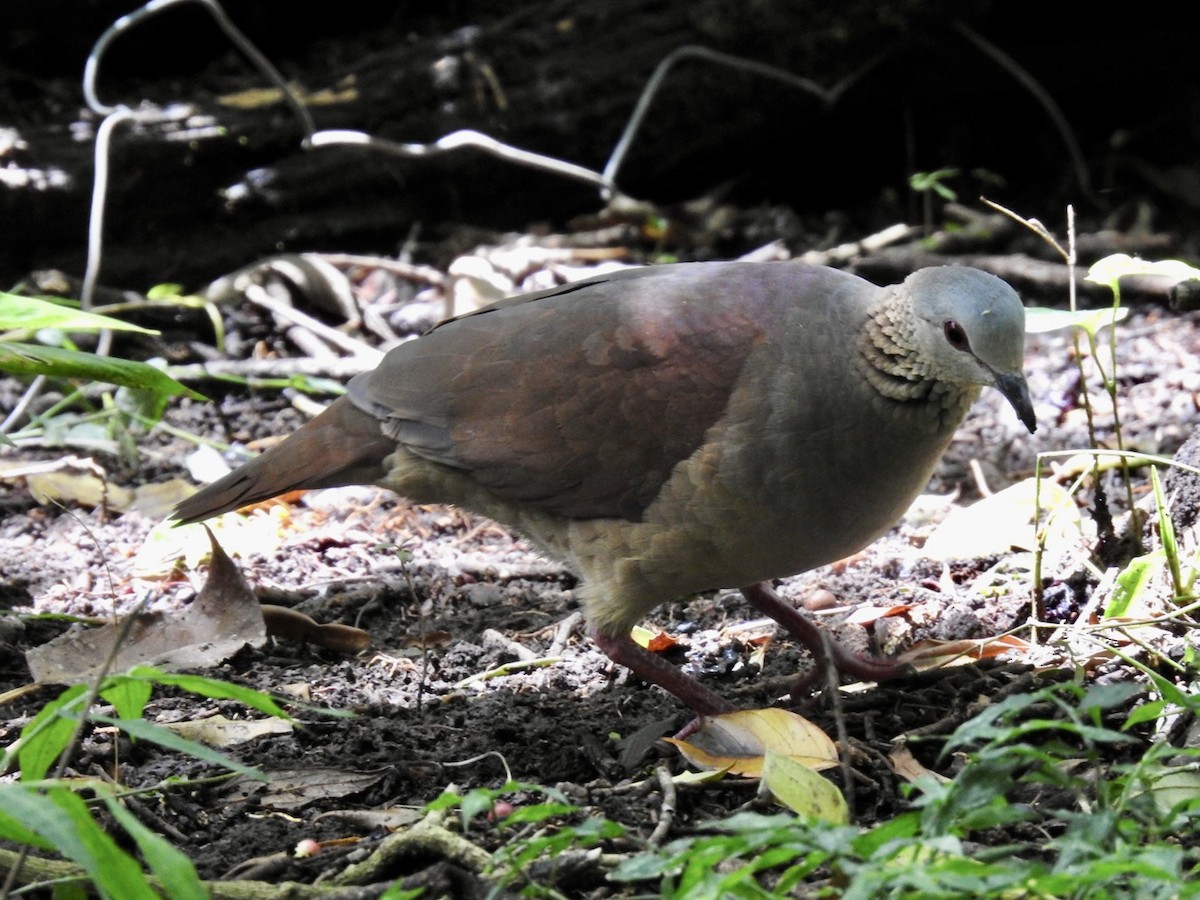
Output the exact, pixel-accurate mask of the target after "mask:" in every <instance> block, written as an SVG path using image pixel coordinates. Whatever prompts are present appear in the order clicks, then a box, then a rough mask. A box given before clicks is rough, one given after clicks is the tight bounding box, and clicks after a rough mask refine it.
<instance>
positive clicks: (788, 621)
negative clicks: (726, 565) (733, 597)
mask: <svg viewBox="0 0 1200 900" xmlns="http://www.w3.org/2000/svg"><path fill="white" fill-rule="evenodd" d="M742 594H743V595H744V596H745V598H746V600H747V601H749V603H750V605H751V606H753V607H754V608H755V609H757V610H758V611H759V612H760V613H762V614H763V615H766V616H770V617H771V618H772V619H774V620H775V621H776V622H778V623H779V624H780V625H782V626H783V627H784V628H786V629H787V630H788V632H789V633H790V634H791V635H792V637H794V638H795V639H796V640H798V641H800V643H802V644H804V646H805V647H807V648H808V650H809V652H810V653H812V655H813V659H815V660H816V662H817V667H818V669H824V668H825V667H826V666H833V667H834V668H835V669H837V670H838V671H839V672H845V673H847V674H849V675H853V676H854V677H855V678H860V679H862V680H863V681H887V680H888V679H889V678H896V677H898V676H900V675H904V674H905V673H907V672H910V671H912V670H911V668H910V667H909V666H908V664H907V663H900V662H895V661H893V660H890V659H883V658H881V657H877V656H864V655H862V654H860V653H851V652H850V651H849V650H847V649H846V648H845V647H843V646H842V645H841V644H839V643H838V642H837V641H835V640H832V639H829V638H828V636H827V635H826V634H825V632H824V631H822V629H821V628H820V627H819V626H818V625H816V624H814V623H813V622H812V620H810V619H809V618H808V617H807V616H806V615H804V613H802V612H800V610H798V609H796V607H794V606H792V605H791V604H790V603H788V602H787V601H785V600H784V599H783V598H782V597H780V596H779V594H777V593H776V592H775V589H774V588H773V587H771V586H770V585H769V584H766V583H765V582H760V583H758V584H752V585H750V586H749V587H744V588H742ZM806 680H807V679H806ZM803 683H804V682H802V684H803ZM793 693H795V692H793Z"/></svg>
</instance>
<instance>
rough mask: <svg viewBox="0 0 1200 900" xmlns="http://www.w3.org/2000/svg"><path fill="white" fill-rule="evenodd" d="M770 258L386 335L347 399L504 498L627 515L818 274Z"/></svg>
mask: <svg viewBox="0 0 1200 900" xmlns="http://www.w3.org/2000/svg"><path fill="white" fill-rule="evenodd" d="M784 265H786V266H787V268H789V269H790V270H791V272H790V273H789V274H788V277H783V276H784V273H783V272H782V271H774V270H775V268H776V267H775V266H761V265H749V266H747V265H743V264H737V263H696V264H692V265H683V266H670V267H665V268H661V269H660V268H653V267H651V268H646V269H639V270H628V271H626V272H622V273H619V274H617V275H615V276H602V277H599V278H595V279H590V280H588V281H586V282H579V283H576V284H574V285H567V286H565V287H562V288H559V289H556V290H552V291H543V292H541V293H538V294H532V295H525V296H522V297H518V298H513V299H512V300H508V301H502V302H501V303H499V304H495V305H493V306H491V307H488V308H487V309H485V310H482V311H480V312H478V313H472V314H470V315H467V316H463V317H460V318H457V319H452V320H450V321H448V322H445V323H443V324H441V325H439V326H438V327H436V328H434V329H433V330H432V331H430V332H429V333H428V334H427V335H425V336H424V337H422V338H420V339H419V340H416V341H411V342H409V343H407V344H402V345H401V346H399V347H397V348H396V349H394V350H393V351H391V352H390V353H389V354H388V355H387V357H386V358H385V359H384V361H383V362H382V364H381V365H380V366H379V367H378V368H377V369H375V370H374V371H373V372H370V373H367V374H365V375H362V376H359V377H358V378H357V379H355V380H354V381H353V382H352V383H351V385H350V398H351V400H352V401H353V402H354V403H355V405H357V406H358V407H359V408H361V409H363V410H365V411H367V412H370V413H372V414H373V415H375V416H377V417H378V418H380V419H381V420H382V421H383V422H384V431H385V433H387V434H388V435H390V436H391V437H393V438H394V439H396V440H398V441H400V442H401V443H403V444H404V445H405V446H407V447H408V448H409V449H410V450H411V451H413V452H414V453H416V454H418V455H420V456H422V457H424V458H426V459H429V460H431V461H434V462H437V463H440V464H443V465H446V466H450V467H453V468H455V469H459V470H463V471H465V472H467V473H469V474H470V475H471V477H472V478H473V479H475V480H476V481H478V482H479V483H480V484H482V485H485V486H486V487H487V488H489V489H490V490H492V491H493V492H495V493H496V494H497V495H499V496H500V497H502V498H504V499H506V500H509V501H515V502H521V503H526V504H530V505H533V506H537V507H541V508H543V509H547V510H549V511H552V512H555V513H558V514H560V515H564V516H567V517H571V518H600V517H621V518H626V519H631V520H637V519H638V518H640V516H641V513H642V512H643V510H644V509H645V508H646V507H647V506H648V505H649V504H650V502H652V501H653V499H654V497H655V496H656V495H657V494H658V492H659V490H660V488H661V486H662V484H663V483H664V482H665V481H666V480H667V478H668V477H669V476H670V473H671V470H672V469H673V468H674V467H675V465H676V464H677V463H679V462H681V461H682V460H684V459H686V458H687V457H689V456H690V455H691V454H692V453H693V452H694V451H695V450H697V449H698V448H699V447H700V446H701V445H702V443H703V441H704V436H705V433H706V432H707V430H708V429H709V428H710V427H711V426H713V425H714V424H715V423H717V422H718V421H719V420H720V419H721V417H722V416H723V415H724V413H725V411H726V408H727V405H728V402H729V398H730V396H731V394H732V393H733V390H734V387H735V385H736V383H737V380H738V378H739V375H740V374H741V373H742V371H743V369H744V366H745V363H746V359H747V357H748V356H749V355H750V354H751V353H753V352H754V350H755V348H756V347H757V346H759V345H761V344H762V343H763V342H765V341H771V340H773V339H777V335H775V334H774V331H777V329H776V327H775V326H777V325H778V323H779V321H780V320H781V318H782V316H783V312H784V308H785V306H786V305H787V304H788V303H791V302H793V301H794V299H795V298H796V297H805V298H806V299H809V297H808V295H810V294H812V293H820V292H821V291H820V286H819V282H820V280H821V279H822V278H826V277H828V276H827V275H824V274H822V272H824V271H827V270H817V269H810V268H808V267H799V266H793V265H792V264H780V266H784ZM843 277H849V276H843ZM806 288H808V290H806ZM814 289H815V290H814Z"/></svg>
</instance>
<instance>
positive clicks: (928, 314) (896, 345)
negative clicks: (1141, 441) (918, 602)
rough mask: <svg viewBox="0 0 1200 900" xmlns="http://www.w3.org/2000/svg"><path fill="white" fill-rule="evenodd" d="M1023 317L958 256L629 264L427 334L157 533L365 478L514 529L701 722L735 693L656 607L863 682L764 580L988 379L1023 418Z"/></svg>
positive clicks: (878, 501) (889, 666)
mask: <svg viewBox="0 0 1200 900" xmlns="http://www.w3.org/2000/svg"><path fill="white" fill-rule="evenodd" d="M1024 320H1025V310H1024V306H1023V305H1022V302H1021V299H1020V297H1019V296H1018V295H1017V293H1016V292H1015V291H1014V290H1013V288H1011V287H1010V286H1009V285H1008V284H1007V283H1006V282H1004V281H1003V280H1001V279H1000V278H997V277H996V276H994V275H991V274H989V273H986V272H983V271H981V270H978V269H973V268H969V267H962V266H937V267H929V268H923V269H918V270H917V271H915V272H913V273H912V274H910V275H909V276H908V277H907V278H905V279H904V280H903V281H902V282H900V283H898V284H893V285H890V286H885V287H880V286H877V285H875V284H873V283H871V282H869V281H867V280H865V279H863V278H861V277H859V276H857V275H854V274H852V273H849V272H846V271H844V270H839V269H835V268H829V267H824V266H814V265H809V264H805V263H803V262H800V261H772V262H758V261H755V262H750V261H714V262H684V263H670V264H663V265H654V266H644V267H633V268H628V269H624V270H621V271H618V272H615V273H609V274H603V275H599V276H595V277H591V278H588V279H586V280H582V281H577V282H574V283H568V284H565V285H562V286H560V287H555V288H551V289H549V290H543V291H538V292H535V293H529V294H523V295H520V296H515V297H510V298H508V299H504V300H501V301H499V302H496V303H493V304H491V305H489V306H486V307H483V308H481V309H478V310H475V311H472V312H469V313H467V314H465V315H461V316H458V317H456V318H451V319H447V320H445V321H444V322H442V323H440V324H438V325H435V326H434V327H433V328H431V329H430V330H429V331H427V332H426V333H425V334H423V335H422V336H420V337H418V338H416V339H413V340H409V341H406V342H403V343H401V344H399V345H397V346H395V347H393V348H392V349H391V350H390V351H388V353H387V354H386V355H385V356H384V357H383V359H382V361H381V362H380V363H379V365H378V366H377V367H376V368H375V369H373V370H371V371H368V372H365V373H363V374H361V375H358V376H356V377H355V378H353V379H351V380H350V382H349V383H348V385H347V389H346V393H345V394H344V395H342V396H341V397H339V398H338V399H336V400H335V401H333V403H331V404H330V405H329V406H328V407H327V408H326V409H325V411H324V412H322V413H320V414H319V415H317V416H316V417H315V418H313V419H312V420H310V421H309V422H307V423H306V424H304V425H303V426H301V427H300V428H299V429H298V430H297V431H295V432H294V433H293V434H291V435H290V436H288V437H287V438H286V439H284V440H283V441H282V442H281V443H279V444H277V445H275V446H274V447H272V448H271V449H269V450H268V451H266V452H265V453H263V454H261V455H260V456H258V457H256V458H254V459H252V460H250V461H249V462H246V463H244V464H243V465H241V466H240V467H239V468H237V469H235V470H234V471H232V472H230V473H229V474H227V475H226V476H224V477H223V478H221V479H219V480H218V481H216V482H213V483H212V484H210V485H208V486H206V487H204V488H202V489H200V490H199V491H198V492H197V493H195V494H194V495H192V496H191V497H189V498H188V499H185V500H184V501H182V502H181V503H179V504H178V506H177V507H176V509H175V511H174V514H173V517H174V518H175V519H176V521H177V524H187V523H192V522H197V521H200V520H203V519H206V518H209V517H210V516H213V515H217V514H219V513H223V512H227V511H230V510H234V509H237V508H240V507H243V506H246V505H249V504H253V503H257V502H261V501H264V500H267V499H269V498H271V497H274V496H276V495H279V494H282V493H285V492H289V491H294V490H300V489H313V488H324V487H334V486H342V485H351V484H373V485H378V486H380V487H384V488H387V489H390V490H391V491H394V492H395V493H397V494H400V495H402V496H405V497H407V498H409V499H410V500H411V501H414V502H416V503H420V504H427V503H446V504H453V505H456V506H458V507H460V508H463V509H466V510H470V511H472V512H475V513H477V514H481V515H483V516H485V517H488V518H491V519H493V520H495V521H497V522H500V523H503V524H505V525H508V526H511V527H512V528H514V529H515V530H516V531H518V532H521V533H523V534H524V535H526V536H527V537H529V538H530V539H531V540H532V541H533V542H534V543H535V544H537V545H538V546H539V547H540V548H541V550H542V551H543V552H544V553H545V554H546V555H547V556H549V557H551V558H554V559H557V560H559V561H561V562H562V563H563V564H565V566H566V567H567V568H568V569H569V570H570V571H571V572H573V573H574V574H575V575H576V576H577V578H578V582H577V584H576V586H575V592H576V596H577V598H578V599H579V600H580V602H581V606H582V608H583V612H584V616H585V619H586V621H587V623H588V624H587V630H588V635H589V636H590V637H591V639H592V640H593V641H594V642H595V644H596V645H597V646H599V648H600V649H601V650H602V651H603V652H604V653H605V654H606V655H607V656H608V657H609V658H610V659H611V660H612V661H614V662H615V663H617V664H618V665H621V666H625V667H627V668H628V669H630V670H632V671H633V672H634V673H636V674H637V675H638V676H640V677H641V678H643V679H644V680H646V681H648V682H650V683H652V684H657V685H659V686H660V687H662V688H664V689H665V690H667V691H668V692H669V693H671V694H673V695H675V696H676V697H677V698H678V699H680V700H681V701H683V702H684V703H685V704H686V705H688V706H690V707H691V708H692V709H693V710H694V711H695V712H696V713H697V714H699V715H700V716H708V715H715V714H719V713H723V712H729V711H732V710H733V709H734V706H733V704H732V703H730V702H729V701H727V700H726V699H725V698H723V697H722V696H721V695H720V694H718V693H717V692H716V691H714V690H713V689H712V688H710V687H708V686H707V685H705V684H704V683H702V682H701V681H700V680H699V679H697V678H695V677H693V676H691V675H688V674H687V673H685V672H684V671H683V670H682V669H680V668H679V667H677V666H675V665H674V664H672V663H671V662H670V661H668V660H666V659H664V658H663V657H661V656H659V655H657V654H654V653H652V652H650V651H649V650H647V649H646V648H644V647H642V646H640V645H639V644H638V643H637V642H636V641H634V640H633V638H632V637H631V634H630V632H631V628H632V626H634V625H635V624H637V623H638V622H639V621H640V620H641V619H643V618H644V617H645V616H646V615H647V614H648V613H649V612H650V611H651V610H652V609H654V608H655V607H657V606H658V605H659V604H661V603H664V602H668V601H675V600H680V599H685V598H687V597H689V596H691V595H694V594H696V593H699V592H703V591H707V590H715V589H722V588H740V589H741V592H742V594H743V596H744V597H745V598H746V600H747V601H748V602H749V603H750V605H751V606H752V607H754V608H755V609H757V610H758V611H759V612H760V613H762V614H764V615H766V616H769V617H770V618H772V619H774V620H776V622H778V623H779V624H780V625H781V626H782V627H783V628H784V629H785V630H786V631H788V632H790V633H791V634H792V635H793V636H794V637H795V638H796V639H798V640H799V641H801V642H802V643H804V644H805V645H806V646H807V647H808V648H809V649H810V651H811V652H812V653H813V656H814V658H815V659H816V660H817V661H818V663H821V664H823V665H833V666H836V667H837V668H839V669H841V670H843V671H845V672H847V673H849V674H853V675H858V676H859V677H861V678H864V679H869V680H882V679H884V678H887V677H891V676H892V675H894V674H897V673H898V670H899V669H900V668H902V667H900V666H898V664H897V663H895V662H894V661H892V660H888V659H885V658H882V657H871V656H868V655H859V654H855V653H851V652H850V651H848V650H846V649H845V648H843V647H841V645H839V644H837V643H836V642H831V641H829V640H828V639H827V637H826V636H825V632H824V631H823V629H821V628H820V626H817V625H815V624H814V623H813V622H811V621H810V620H809V619H808V618H807V617H806V616H805V615H804V614H803V613H802V612H800V611H798V610H797V609H796V608H795V607H794V606H793V605H792V604H790V603H788V602H787V601H786V600H784V599H783V598H782V597H780V595H779V594H778V593H777V591H776V590H775V589H774V587H773V582H775V581H776V580H778V579H781V578H784V577H787V576H791V575H795V574H798V573H801V572H805V571H808V570H810V569H813V568H816V567H818V566H821V565H824V564H827V563H830V562H834V561H836V560H839V559H842V558H844V557H846V556H848V555H851V554H853V553H855V552H857V551H859V550H861V549H862V548H863V547H865V546H867V545H868V544H869V543H870V542H871V541H873V540H875V539H876V538H877V537H879V536H880V535H882V534H884V533H885V532H886V531H887V530H888V529H889V528H890V527H891V526H892V525H893V524H894V523H895V522H896V520H898V519H899V518H900V517H901V515H902V514H903V513H904V512H905V510H906V509H907V508H908V506H909V505H910V504H911V502H912V501H913V500H914V499H915V498H916V496H917V495H918V493H920V491H921V490H922V489H923V488H924V487H925V486H926V484H927V483H928V481H929V479H930V477H931V475H932V473H933V470H934V468H935V466H936V464H937V462H938V460H939V459H940V457H941V455H942V453H943V451H944V450H945V449H946V447H947V445H948V444H949V442H950V440H951V438H952V437H953V435H954V432H955V430H956V429H957V428H958V426H959V425H960V424H961V422H962V420H963V419H964V417H965V416H966V414H967V411H968V410H969V408H970V407H971V405H972V404H973V403H974V402H975V400H976V399H977V398H978V397H979V395H980V393H981V390H982V388H983V387H993V388H996V389H998V390H999V392H1000V393H1001V394H1002V395H1003V396H1004V397H1005V398H1006V399H1007V400H1008V402H1009V404H1010V405H1011V406H1012V408H1013V410H1014V411H1015V413H1016V415H1017V417H1018V419H1019V420H1020V421H1021V423H1022V424H1024V425H1025V427H1026V428H1027V429H1028V430H1029V431H1030V432H1033V431H1034V430H1035V429H1036V420H1035V414H1034V410H1033V405H1032V402H1031V399H1030V394H1029V388H1028V385H1027V382H1026V380H1025V376H1024V373H1023V356H1024V334H1025V329H1024Z"/></svg>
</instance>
